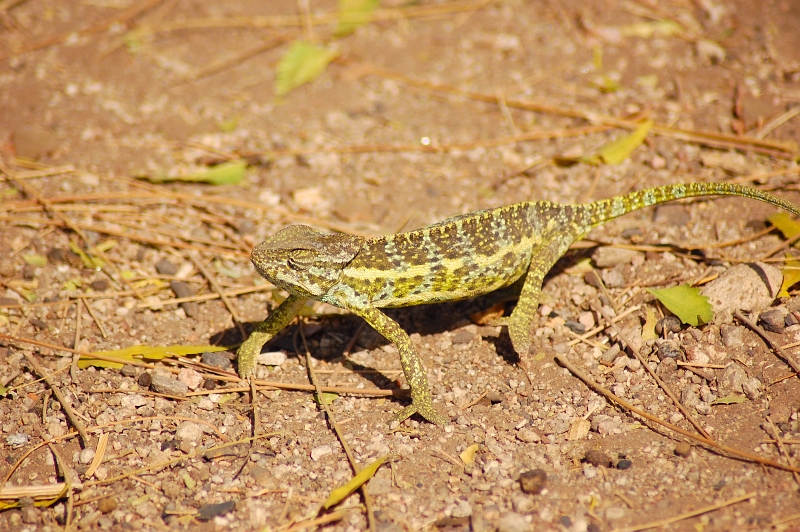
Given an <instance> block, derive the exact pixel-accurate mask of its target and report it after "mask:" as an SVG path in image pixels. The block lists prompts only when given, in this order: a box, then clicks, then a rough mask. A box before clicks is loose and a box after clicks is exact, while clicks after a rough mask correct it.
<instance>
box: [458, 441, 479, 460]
mask: <svg viewBox="0 0 800 532" xmlns="http://www.w3.org/2000/svg"><path fill="white" fill-rule="evenodd" d="M477 452H478V444H477V443H473V444H472V445H470V446H469V447H467V448H466V449H464V451H463V452H462V453H461V454H459V455H458V457H459V458H461V461H462V462H464V463H465V464H466V465H470V464H471V463H472V462H474V461H475V454H476V453H477Z"/></svg>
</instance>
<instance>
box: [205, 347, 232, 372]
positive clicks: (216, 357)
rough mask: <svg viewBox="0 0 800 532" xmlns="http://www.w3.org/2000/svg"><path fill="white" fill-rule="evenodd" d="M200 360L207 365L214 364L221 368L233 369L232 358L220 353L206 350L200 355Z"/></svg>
mask: <svg viewBox="0 0 800 532" xmlns="http://www.w3.org/2000/svg"><path fill="white" fill-rule="evenodd" d="M200 361H201V362H202V363H203V364H206V365H207V366H214V367H215V368H220V369H233V364H232V363H231V359H229V358H228V357H226V356H225V355H223V354H220V353H214V352H211V351H206V352H205V353H203V355H202V356H201V357H200Z"/></svg>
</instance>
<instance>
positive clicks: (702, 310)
mask: <svg viewBox="0 0 800 532" xmlns="http://www.w3.org/2000/svg"><path fill="white" fill-rule="evenodd" d="M647 291H648V292H650V293H651V294H653V295H654V296H656V298H658V300H659V301H660V302H661V304H662V305H664V306H665V307H667V309H669V311H670V312H672V313H673V314H675V315H676V316H678V318H679V319H680V320H681V321H682V322H683V323H688V324H689V325H692V326H693V327H697V326H698V325H701V324H704V323H708V322H709V321H711V318H713V317H714V312H713V311H712V309H711V304H710V303H709V302H708V298H707V297H706V296H704V295H701V294H700V290H698V289H697V288H694V287H691V286H689V285H686V284H682V285H680V286H676V287H673V288H664V289H663V290H653V289H650V288H648V289H647Z"/></svg>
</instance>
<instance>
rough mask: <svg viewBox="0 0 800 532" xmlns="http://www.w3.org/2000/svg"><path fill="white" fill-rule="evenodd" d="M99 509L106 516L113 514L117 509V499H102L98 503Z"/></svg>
mask: <svg viewBox="0 0 800 532" xmlns="http://www.w3.org/2000/svg"><path fill="white" fill-rule="evenodd" d="M97 509H98V510H100V511H101V512H103V513H104V514H108V513H111V512H113V511H114V510H116V509H117V499H115V498H114V497H106V498H105V499H101V500H100V502H98V503H97Z"/></svg>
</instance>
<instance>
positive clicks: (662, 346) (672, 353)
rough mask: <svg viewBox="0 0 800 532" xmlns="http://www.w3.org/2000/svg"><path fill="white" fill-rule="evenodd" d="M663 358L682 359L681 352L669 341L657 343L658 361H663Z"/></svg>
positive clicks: (675, 344)
mask: <svg viewBox="0 0 800 532" xmlns="http://www.w3.org/2000/svg"><path fill="white" fill-rule="evenodd" d="M665 358H676V359H683V351H681V348H680V346H678V344H677V343H676V342H672V341H670V340H662V341H660V342H658V359H659V360H664V359H665Z"/></svg>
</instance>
